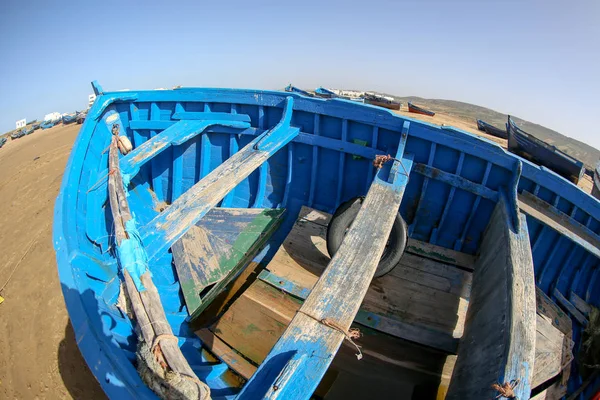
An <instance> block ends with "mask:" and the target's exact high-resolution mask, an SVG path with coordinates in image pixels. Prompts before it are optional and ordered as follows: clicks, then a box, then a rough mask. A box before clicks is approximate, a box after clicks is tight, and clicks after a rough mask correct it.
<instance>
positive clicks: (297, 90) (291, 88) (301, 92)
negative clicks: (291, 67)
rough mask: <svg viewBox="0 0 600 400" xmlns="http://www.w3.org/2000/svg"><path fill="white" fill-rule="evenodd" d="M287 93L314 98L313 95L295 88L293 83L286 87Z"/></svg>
mask: <svg viewBox="0 0 600 400" xmlns="http://www.w3.org/2000/svg"><path fill="white" fill-rule="evenodd" d="M285 91H286V92H291V93H298V94H301V95H304V96H308V97H313V95H312V94H310V93H308V92H307V91H306V90H302V89H300V88H299V87H296V86H293V85H292V84H291V83H290V84H289V85H287V86H286V87H285Z"/></svg>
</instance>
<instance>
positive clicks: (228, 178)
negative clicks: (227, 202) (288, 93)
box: [140, 98, 299, 259]
mask: <svg viewBox="0 0 600 400" xmlns="http://www.w3.org/2000/svg"><path fill="white" fill-rule="evenodd" d="M285 107H286V108H285V112H284V116H283V118H282V120H281V121H280V123H279V124H278V125H277V126H276V127H275V128H273V129H272V130H270V131H267V132H265V133H264V134H262V135H260V136H258V137H257V138H255V139H254V140H253V141H252V142H250V143H249V144H248V145H247V146H245V147H244V148H243V149H242V150H240V151H239V152H238V153H236V154H235V155H233V156H232V157H231V158H229V159H228V160H227V161H225V162H224V163H223V164H221V165H219V166H218V167H217V168H216V169H215V170H213V171H212V172H211V173H209V174H208V175H207V176H206V177H204V178H203V179H202V180H200V182H198V183H197V184H195V185H194V186H193V187H192V188H191V189H189V190H188V191H187V192H186V193H184V194H183V195H181V196H180V197H179V198H178V199H177V200H176V201H175V202H174V203H173V204H171V205H170V206H169V207H168V208H167V209H166V210H165V211H163V212H162V213H160V214H159V215H157V216H156V217H155V218H154V219H153V220H152V221H150V222H148V223H147V224H146V226H144V227H143V228H142V229H140V234H141V237H142V240H143V242H144V246H145V248H146V250H147V252H148V257H150V259H151V258H153V257H154V256H156V255H157V254H159V253H161V252H162V251H165V250H166V249H168V248H170V247H171V246H172V245H173V244H174V243H175V242H176V241H177V240H179V238H181V236H183V235H184V234H185V232H187V230H188V229H190V228H191V227H192V226H193V225H194V224H196V222H198V221H199V220H200V219H201V218H202V217H203V216H204V215H205V214H206V213H207V212H208V210H210V209H211V208H213V207H215V206H216V205H217V204H218V203H219V201H221V200H222V199H223V197H225V195H226V194H227V193H228V192H229V191H231V190H232V189H233V188H235V187H236V186H237V185H238V184H239V183H240V182H241V181H243V180H244V179H246V178H247V177H248V176H249V175H250V174H251V173H252V172H253V171H254V170H255V169H256V168H258V167H259V166H260V165H261V164H262V163H263V162H265V161H266V160H267V159H268V158H269V157H271V156H272V155H273V154H274V153H275V152H276V151H277V150H279V149H280V148H282V147H283V146H285V145H286V144H287V143H289V142H290V140H292V139H293V138H294V137H295V136H296V135H297V134H298V132H299V130H298V128H293V127H291V126H290V122H291V115H292V109H293V100H292V99H291V98H289V99H288V101H287V103H286V106H285Z"/></svg>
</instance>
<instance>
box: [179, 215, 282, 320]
mask: <svg viewBox="0 0 600 400" xmlns="http://www.w3.org/2000/svg"><path fill="white" fill-rule="evenodd" d="M284 212H285V210H284V209H257V208H253V209H245V208H237V209H236V208H215V209H212V210H210V211H209V212H208V213H207V215H206V216H205V217H204V218H203V219H201V220H200V221H199V222H198V223H197V224H196V225H195V226H194V227H192V229H190V230H189V231H188V232H187V233H186V234H185V235H184V236H183V237H182V238H181V239H179V240H178V241H177V242H176V243H175V244H174V245H173V246H172V247H171V250H172V252H173V260H174V262H175V268H176V270H177V275H178V277H179V282H180V284H181V289H182V292H183V296H184V299H185V302H186V305H187V307H188V312H189V314H190V315H191V316H192V319H193V318H196V317H197V316H198V315H200V313H201V312H202V311H203V310H204V309H206V307H207V306H208V305H209V304H210V303H211V301H212V300H214V298H215V297H216V296H217V295H218V294H219V293H220V292H221V291H222V290H223V289H224V288H225V287H226V286H227V285H228V284H229V283H230V282H231V280H232V279H233V278H235V276H237V274H239V272H241V270H242V269H243V268H244V267H245V266H246V265H247V264H248V262H250V261H251V260H252V258H254V256H255V255H256V254H257V253H258V251H259V250H260V249H261V248H262V246H263V245H264V243H265V242H266V241H267V240H268V239H269V237H270V236H271V234H272V233H273V232H274V231H275V230H276V228H277V227H278V226H279V223H280V222H281V219H282V217H283V214H284ZM211 286H212V287H211ZM209 288H210V289H209ZM207 290H208V291H207Z"/></svg>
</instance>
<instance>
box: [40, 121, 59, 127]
mask: <svg viewBox="0 0 600 400" xmlns="http://www.w3.org/2000/svg"><path fill="white" fill-rule="evenodd" d="M54 125H56V122H55V121H44V122H42V123H41V124H40V128H42V129H50V128H52V127H53V126H54Z"/></svg>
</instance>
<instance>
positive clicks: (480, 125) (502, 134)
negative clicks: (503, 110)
mask: <svg viewBox="0 0 600 400" xmlns="http://www.w3.org/2000/svg"><path fill="white" fill-rule="evenodd" d="M477 129H479V130H480V131H483V132H485V133H487V134H488V135H492V136H496V137H499V138H502V139H508V133H506V129H499V128H496V127H495V126H494V125H491V124H488V123H487V122H485V121H482V120H480V119H478V120H477Z"/></svg>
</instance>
